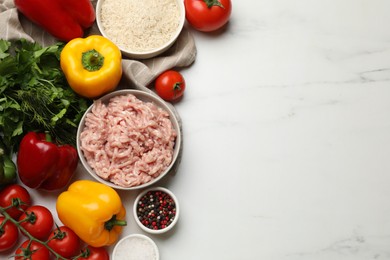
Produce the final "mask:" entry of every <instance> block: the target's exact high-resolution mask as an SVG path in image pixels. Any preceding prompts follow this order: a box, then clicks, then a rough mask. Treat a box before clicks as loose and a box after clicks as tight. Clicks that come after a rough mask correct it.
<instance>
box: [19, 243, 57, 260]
mask: <svg viewBox="0 0 390 260" xmlns="http://www.w3.org/2000/svg"><path fill="white" fill-rule="evenodd" d="M29 245H30V246H29ZM26 249H27V250H26ZM22 259H29V260H49V259H50V251H49V249H47V248H46V247H45V246H44V245H42V244H40V243H38V242H35V241H31V244H30V240H26V241H24V242H23V244H21V245H20V247H18V249H16V252H15V260H22Z"/></svg>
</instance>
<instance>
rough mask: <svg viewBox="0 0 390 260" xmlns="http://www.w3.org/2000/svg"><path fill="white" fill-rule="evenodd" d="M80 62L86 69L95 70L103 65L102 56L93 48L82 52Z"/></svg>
mask: <svg viewBox="0 0 390 260" xmlns="http://www.w3.org/2000/svg"><path fill="white" fill-rule="evenodd" d="M81 62H82V65H83V68H84V69H86V70H88V71H97V70H100V68H101V67H102V66H103V63H104V56H103V55H101V54H100V53H99V52H98V51H96V50H95V49H92V50H89V51H86V52H83V54H82V58H81Z"/></svg>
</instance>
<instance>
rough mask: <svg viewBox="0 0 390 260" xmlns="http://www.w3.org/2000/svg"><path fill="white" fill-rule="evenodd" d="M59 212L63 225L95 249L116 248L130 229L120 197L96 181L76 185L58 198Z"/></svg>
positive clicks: (57, 207) (80, 181)
mask: <svg viewBox="0 0 390 260" xmlns="http://www.w3.org/2000/svg"><path fill="white" fill-rule="evenodd" d="M56 209H57V214H58V217H59V219H60V220H61V222H62V223H63V224H64V225H65V226H68V227H69V228H70V229H72V230H73V231H74V232H75V233H76V234H77V235H78V236H79V237H80V238H81V239H82V240H83V241H84V242H85V243H87V244H89V245H91V246H94V247H102V246H109V245H112V244H114V243H115V242H116V241H117V240H118V237H119V235H120V234H121V232H122V229H123V226H125V225H126V221H125V217H126V210H125V208H124V207H123V205H122V201H121V199H120V197H119V195H118V193H117V192H116V191H115V190H114V189H113V188H111V187H109V186H107V185H104V184H102V183H99V182H95V181H90V180H79V181H75V182H73V183H72V184H71V185H70V186H69V188H68V190H67V191H64V192H62V193H61V194H60V195H59V196H58V199H57V204H56Z"/></svg>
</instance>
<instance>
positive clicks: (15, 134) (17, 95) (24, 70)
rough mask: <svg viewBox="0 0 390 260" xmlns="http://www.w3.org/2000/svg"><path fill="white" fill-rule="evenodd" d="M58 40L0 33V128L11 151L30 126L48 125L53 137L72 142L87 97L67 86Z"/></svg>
mask: <svg viewBox="0 0 390 260" xmlns="http://www.w3.org/2000/svg"><path fill="white" fill-rule="evenodd" d="M63 46H64V44H63V43H57V44H54V45H51V46H47V47H42V46H40V45H39V44H37V43H32V42H29V41H27V40H26V39H20V40H17V41H13V42H10V41H6V40H1V39H0V133H1V137H2V138H3V142H4V144H5V146H6V147H7V149H8V151H10V152H11V153H14V152H17V149H18V146H19V143H20V140H21V139H22V137H23V136H24V134H26V133H27V132H29V131H39V132H44V131H48V132H49V133H50V134H51V136H52V137H53V139H55V141H56V142H57V143H59V144H71V145H74V146H75V145H76V132H77V126H78V123H79V122H80V119H81V117H82V116H83V114H84V112H85V111H86V109H87V108H88V106H89V105H90V103H91V101H90V100H88V99H85V98H82V97H80V96H79V95H77V94H76V93H75V92H74V91H73V90H72V89H71V88H70V87H69V85H68V82H67V81H66V78H65V76H64V74H63V72H62V70H61V67H60V61H59V57H60V54H61V51H62V48H63Z"/></svg>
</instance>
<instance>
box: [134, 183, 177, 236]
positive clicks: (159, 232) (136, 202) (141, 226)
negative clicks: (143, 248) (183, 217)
mask: <svg viewBox="0 0 390 260" xmlns="http://www.w3.org/2000/svg"><path fill="white" fill-rule="evenodd" d="M155 191H161V192H163V193H166V194H168V196H169V197H171V198H172V199H173V201H174V204H175V210H176V214H175V216H174V217H173V221H172V222H171V223H170V224H169V225H168V226H166V227H164V228H161V229H152V228H149V227H147V226H145V225H144V224H143V223H141V221H140V219H139V211H138V205H139V202H140V200H141V198H142V197H144V196H145V195H147V193H148V192H155ZM152 203H154V201H153V202H152ZM179 214H180V207H179V201H178V200H177V198H176V196H175V194H173V193H172V192H171V191H170V190H168V189H166V188H163V187H150V188H148V189H146V190H144V191H142V192H141V193H140V194H138V196H137V197H136V199H135V201H134V206H133V215H134V219H135V222H136V223H137V224H138V226H139V227H140V228H141V229H142V230H143V231H145V232H148V233H150V234H162V233H165V232H167V231H169V230H171V229H172V228H173V227H174V226H175V225H176V223H177V221H178V220H179Z"/></svg>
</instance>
